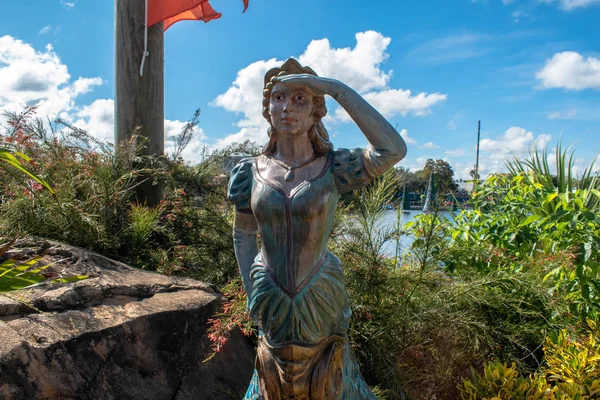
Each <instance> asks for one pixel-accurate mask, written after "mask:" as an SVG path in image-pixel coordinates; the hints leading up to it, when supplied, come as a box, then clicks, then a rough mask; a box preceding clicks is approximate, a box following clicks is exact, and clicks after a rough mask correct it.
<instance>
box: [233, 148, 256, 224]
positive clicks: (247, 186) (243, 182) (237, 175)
mask: <svg viewBox="0 0 600 400" xmlns="http://www.w3.org/2000/svg"><path fill="white" fill-rule="evenodd" d="M252 163H253V159H252V158H244V159H243V160H241V161H240V162H239V163H238V164H237V165H236V166H235V167H234V168H233V170H232V171H231V178H230V179H229V185H228V187H227V196H228V197H229V200H230V201H231V202H232V203H233V204H234V205H235V209H236V211H239V212H248V213H251V212H252V211H251V209H250V194H251V193H252Z"/></svg>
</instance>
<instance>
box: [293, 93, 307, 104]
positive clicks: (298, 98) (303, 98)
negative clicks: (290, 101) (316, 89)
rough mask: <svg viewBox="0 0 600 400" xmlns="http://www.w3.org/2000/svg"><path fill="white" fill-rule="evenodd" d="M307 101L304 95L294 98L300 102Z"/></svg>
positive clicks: (300, 94)
mask: <svg viewBox="0 0 600 400" xmlns="http://www.w3.org/2000/svg"><path fill="white" fill-rule="evenodd" d="M305 99H306V96H305V95H304V94H303V93H298V94H297V95H295V96H294V100H296V101H298V102H300V101H304V100H305Z"/></svg>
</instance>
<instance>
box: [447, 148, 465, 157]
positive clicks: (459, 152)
mask: <svg viewBox="0 0 600 400" xmlns="http://www.w3.org/2000/svg"><path fill="white" fill-rule="evenodd" d="M444 153H445V154H446V155H448V156H462V155H464V154H465V149H450V150H446V151H445V152H444Z"/></svg>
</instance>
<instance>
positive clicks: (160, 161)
mask: <svg viewBox="0 0 600 400" xmlns="http://www.w3.org/2000/svg"><path fill="white" fill-rule="evenodd" d="M197 117H198V114H195V116H194V118H193V119H192V120H190V123H189V124H188V125H186V127H185V129H184V130H183V132H182V135H183V136H185V137H184V138H181V140H180V141H179V142H178V143H179V147H178V150H177V151H178V152H179V153H180V152H181V151H182V147H183V146H185V144H186V143H189V135H190V134H191V133H190V132H192V131H193V126H194V124H195V123H196V122H195V120H196V119H197ZM9 118H10V120H9V122H10V123H9V126H12V125H15V124H17V123H18V124H19V126H20V130H19V131H18V134H13V131H12V130H11V129H9V130H8V131H7V132H5V133H4V134H3V135H0V136H2V137H3V138H5V139H6V140H8V141H10V142H11V143H12V144H13V145H15V146H17V148H19V149H20V151H23V152H26V153H29V154H36V159H35V160H32V161H31V162H27V163H26V164H27V165H26V166H27V167H28V168H29V169H31V170H32V171H33V172H34V173H36V174H37V175H38V176H40V177H42V178H43V179H44V180H45V181H47V182H51V183H52V186H53V187H54V188H55V191H56V195H57V198H58V199H59V202H56V201H54V200H53V199H52V197H51V196H50V194H49V193H47V192H45V191H42V190H41V189H42V188H41V187H34V188H33V190H34V192H35V196H32V195H31V194H30V193H29V192H27V191H23V190H22V189H21V188H20V186H19V182H18V181H16V180H15V179H14V178H13V177H12V176H6V175H0V179H2V181H3V183H4V196H3V197H2V201H1V203H0V232H2V233H4V234H14V233H16V232H18V231H21V232H24V233H27V234H30V235H35V236H41V237H47V238H51V239H55V240H59V241H61V242H65V243H69V244H71V245H75V246H80V247H85V248H88V249H91V250H94V251H97V252H99V253H101V254H103V255H106V256H108V257H111V258H114V259H117V260H120V261H123V262H126V263H129V264H131V265H133V266H137V267H140V268H145V269H149V270H156V271H159V272H162V273H166V274H185V275H188V276H192V277H195V278H199V279H202V280H205V281H207V282H211V283H216V284H225V283H226V282H227V281H228V280H230V279H231V278H232V277H234V276H235V275H236V274H237V266H236V261H235V256H234V253H233V248H232V245H231V243H232V238H231V231H232V227H231V221H232V218H231V210H230V207H229V202H228V201H227V199H226V189H225V185H226V182H227V176H226V172H225V171H223V169H222V165H223V160H224V159H225V158H226V157H228V156H229V155H230V154H232V153H235V154H239V153H242V154H248V153H251V152H254V151H256V150H255V147H253V146H252V145H251V144H248V143H245V144H242V145H237V146H235V147H231V148H229V149H226V150H222V151H219V152H215V153H214V154H212V155H210V156H207V157H206V158H205V159H204V160H203V161H202V162H201V163H199V164H198V165H195V166H191V165H188V164H186V163H184V161H183V160H182V159H181V158H180V157H177V155H176V154H175V155H173V157H171V158H169V157H165V158H156V157H154V158H153V157H146V159H145V160H144V158H143V157H140V156H138V154H140V151H139V149H140V146H143V143H140V142H139V140H138V137H137V136H136V135H135V134H134V135H132V137H131V139H130V140H129V141H127V142H123V143H121V144H120V145H119V151H115V148H114V146H112V145H110V144H107V143H104V142H100V141H98V140H96V139H95V138H94V137H92V136H91V135H89V134H88V133H86V132H84V131H82V130H80V129H78V128H76V127H73V126H70V125H68V124H64V123H61V122H60V121H59V122H57V123H46V122H44V121H41V120H39V119H32V118H23V117H22V115H20V114H19V115H11V116H10V117H9ZM11 121H12V122H11ZM14 121H19V122H14ZM138 165H145V166H147V167H145V168H140V167H137V166H138ZM140 177H142V178H140ZM147 180H151V181H157V182H158V181H161V182H163V183H164V185H165V187H166V191H165V192H166V193H165V199H164V200H163V201H162V202H161V203H160V204H159V205H158V206H157V207H155V208H147V207H145V206H143V205H139V204H135V203H134V199H135V193H134V192H135V188H136V186H137V185H139V184H140V182H143V181H147Z"/></svg>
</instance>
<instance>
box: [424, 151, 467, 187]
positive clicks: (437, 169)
mask: <svg viewBox="0 0 600 400" xmlns="http://www.w3.org/2000/svg"><path fill="white" fill-rule="evenodd" d="M432 173H433V177H434V186H435V187H436V188H437V190H438V192H439V193H448V192H453V191H455V190H456V189H457V188H458V187H457V185H456V183H455V182H454V179H453V177H454V171H453V170H452V167H451V166H450V164H449V163H448V162H447V161H444V160H441V159H438V160H433V159H431V158H430V159H428V160H427V161H426V162H425V167H423V170H422V171H420V175H421V178H422V179H426V180H428V179H429V176H430V175H431V174H432Z"/></svg>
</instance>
